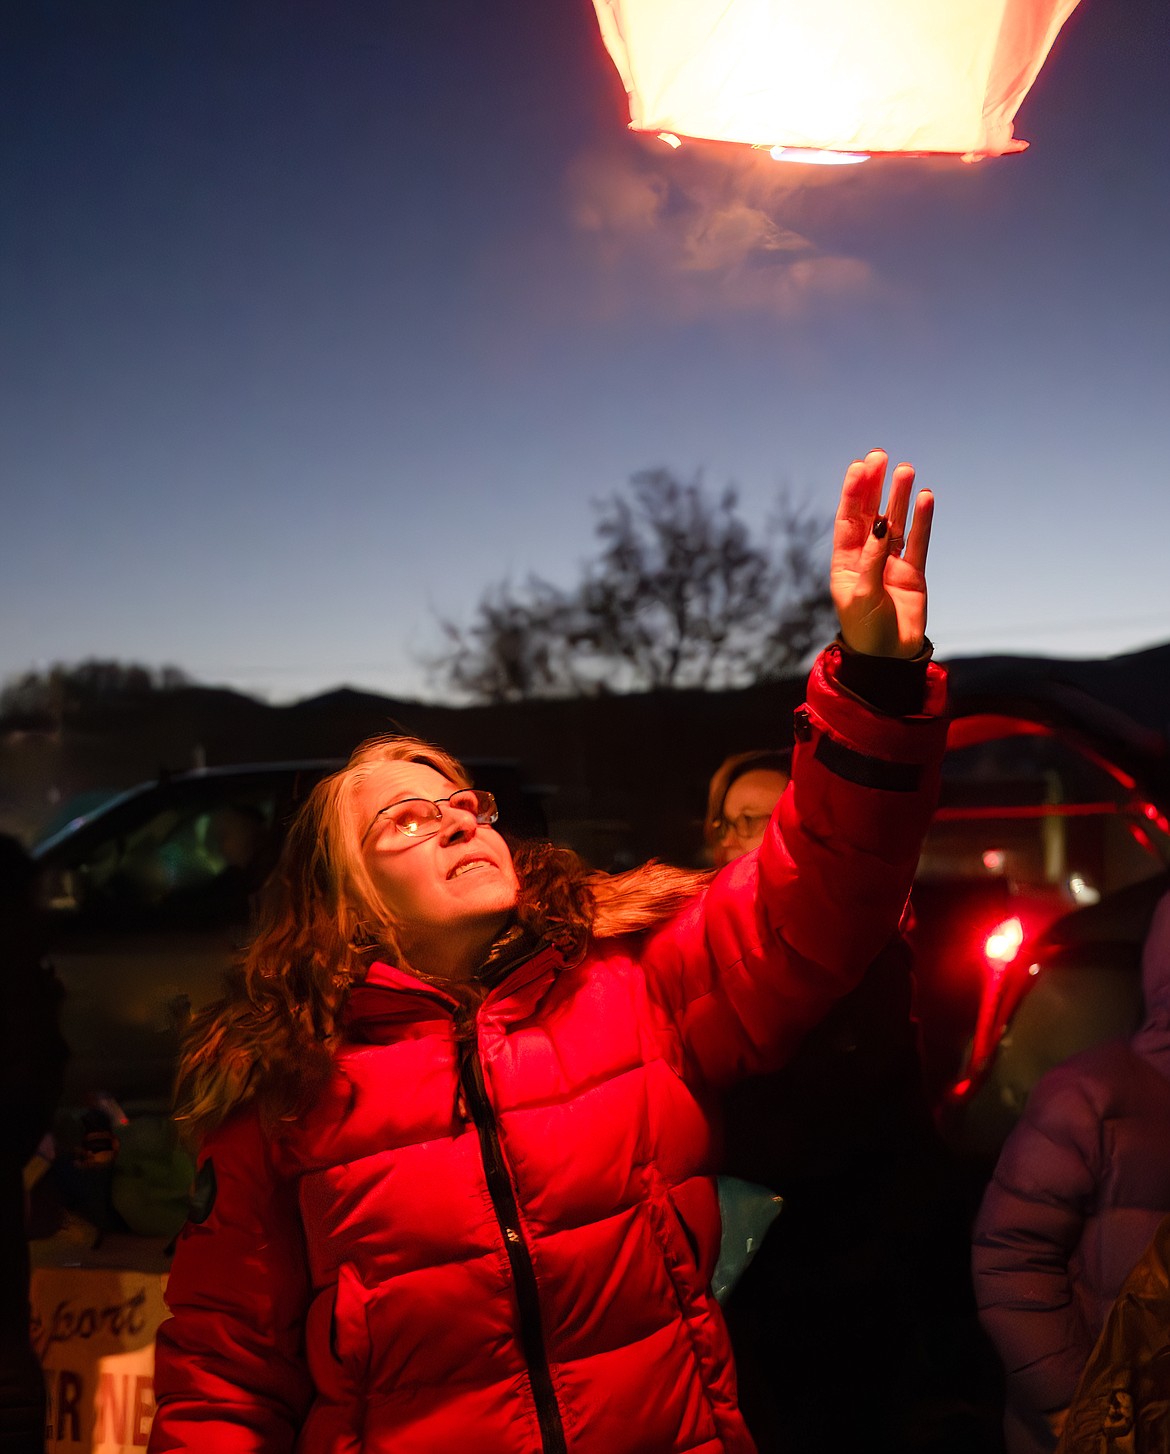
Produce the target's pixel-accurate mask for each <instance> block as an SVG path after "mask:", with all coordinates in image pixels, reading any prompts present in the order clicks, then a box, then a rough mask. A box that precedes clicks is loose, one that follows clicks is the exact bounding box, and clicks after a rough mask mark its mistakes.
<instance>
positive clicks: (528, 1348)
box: [459, 1040, 566, 1454]
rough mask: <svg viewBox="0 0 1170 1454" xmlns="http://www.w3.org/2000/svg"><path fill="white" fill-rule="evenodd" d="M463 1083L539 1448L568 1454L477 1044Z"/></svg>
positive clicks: (464, 1062)
mask: <svg viewBox="0 0 1170 1454" xmlns="http://www.w3.org/2000/svg"><path fill="white" fill-rule="evenodd" d="M459 1079H460V1082H461V1084H462V1087H463V1096H464V1100H465V1101H466V1103H467V1107H468V1109H469V1111H470V1112H471V1119H472V1121H473V1122H474V1123H475V1129H476V1131H477V1133H478V1135H479V1149H480V1154H481V1155H482V1157H483V1167H484V1173H485V1175H486V1177H487V1184H488V1192H489V1194H490V1196H491V1199H492V1207H493V1209H494V1210H495V1214H496V1220H497V1221H498V1222H499V1224H500V1231H501V1232H502V1233H503V1236H504V1246H505V1247H506V1248H507V1249H508V1261H509V1262H510V1263H511V1265H512V1281H513V1284H514V1285H515V1288H516V1302H517V1305H518V1306H519V1309H520V1345H521V1348H522V1349H523V1351H524V1358H525V1361H526V1362H527V1364H528V1378H529V1382H530V1383H531V1384H532V1396H533V1399H534V1400H535V1402H536V1417H537V1419H538V1420H539V1422H540V1440H541V1445H542V1447H543V1449H544V1454H566V1445H565V1428H564V1425H563V1424H562V1423H561V1412H560V1409H559V1408H558V1406H557V1396H556V1391H555V1390H554V1388H553V1382H552V1373H551V1371H550V1369H549V1366H548V1355H547V1353H546V1351H545V1346H544V1332H543V1329H542V1327H541V1317H540V1294H539V1292H538V1291H537V1287H536V1272H535V1270H534V1269H533V1266H532V1259H531V1258H530V1257H529V1255H528V1248H527V1247H526V1246H525V1245H524V1238H523V1236H522V1234H521V1232H520V1209H519V1207H518V1206H517V1204H516V1193H515V1191H514V1190H513V1189H512V1180H511V1177H510V1176H509V1175H508V1170H507V1168H506V1167H505V1165H504V1154H503V1149H502V1147H501V1146H500V1134H499V1130H498V1128H497V1126H496V1117H495V1113H494V1111H493V1110H492V1105H491V1102H490V1101H489V1100H488V1094H487V1086H486V1085H485V1083H484V1078H483V1065H482V1063H481V1061H480V1058H479V1046H478V1044H476V1043H475V1041H474V1040H473V1041H471V1042H469V1043H468V1044H467V1047H466V1052H465V1053H464V1054H463V1055H462V1056H461V1057H460V1067H459Z"/></svg>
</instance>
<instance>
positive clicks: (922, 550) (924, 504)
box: [902, 490, 934, 575]
mask: <svg viewBox="0 0 1170 1454" xmlns="http://www.w3.org/2000/svg"><path fill="white" fill-rule="evenodd" d="M933 523H934V495H933V494H932V493H931V491H930V490H919V491H918V496H917V498H916V499H915V501H914V521H913V524H912V525H911V526H910V538H909V539H908V540H907V541H906V553H905V555H904V556H903V557H902V558H903V560H905V561H906V563H907V564H908V565H911V566H913V567H914V569H915V570H916V571H920V572H921V573H922V574H923V575H925V573H926V553H927V551H928V550H929V549H930V527H931V525H932V524H933Z"/></svg>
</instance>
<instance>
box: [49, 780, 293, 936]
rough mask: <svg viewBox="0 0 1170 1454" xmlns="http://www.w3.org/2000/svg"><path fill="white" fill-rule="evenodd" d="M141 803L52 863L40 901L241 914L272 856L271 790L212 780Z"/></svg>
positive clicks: (76, 908)
mask: <svg viewBox="0 0 1170 1454" xmlns="http://www.w3.org/2000/svg"><path fill="white" fill-rule="evenodd" d="M202 786H203V785H201V787H202ZM214 789H219V792H218V793H217V792H215V791H214ZM143 808H144V810H145V812H146V816H145V817H143V818H140V819H138V820H135V818H134V817H133V816H127V815H126V814H121V815H119V821H118V823H117V824H116V825H111V830H110V832H109V834H108V835H107V836H105V837H101V838H99V839H98V840H97V841H96V842H94V841H92V840H91V841H89V842H88V843H87V845H86V846H85V847H84V848H81V849H79V850H78V851H77V852H76V853H75V854H74V855H67V856H66V857H65V858H64V859H63V860H61V861H59V862H58V863H56V864H55V865H54V866H53V867H52V868H51V869H50V871H49V874H48V881H47V883H46V886H45V892H46V900H47V905H48V907H49V908H50V909H51V910H54V911H56V912H57V913H58V914H71V915H80V916H84V917H88V918H97V919H107V920H127V921H129V920H136V921H143V922H155V921H157V920H158V919H160V918H192V919H194V918H203V917H207V916H210V917H212V918H214V919H223V918H240V917H246V914H247V908H248V900H249V897H250V895H251V894H252V893H253V892H254V891H255V890H256V889H257V888H258V887H259V886H260V884H261V882H262V881H263V879H264V877H265V876H266V875H267V873H268V872H269V870H270V869H271V867H272V865H273V862H274V861H275V852H276V847H277V843H276V838H277V828H278V826H279V825H278V817H277V793H276V790H275V788H274V787H273V786H272V785H264V786H261V787H253V788H251V789H249V788H246V787H245V788H240V787H238V786H237V785H234V784H231V783H230V782H229V783H215V784H213V785H209V790H208V791H203V792H200V793H199V794H198V795H196V796H193V797H192V796H187V797H184V798H182V799H180V800H179V801H177V802H173V803H168V804H166V805H165V806H161V807H160V806H158V804H157V803H155V804H154V805H153V806H151V805H150V803H149V800H147V801H146V802H144V804H143Z"/></svg>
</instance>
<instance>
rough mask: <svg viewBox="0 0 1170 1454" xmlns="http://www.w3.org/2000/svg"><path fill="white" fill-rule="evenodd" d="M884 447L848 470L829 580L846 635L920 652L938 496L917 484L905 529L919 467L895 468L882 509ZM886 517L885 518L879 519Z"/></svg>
mask: <svg viewBox="0 0 1170 1454" xmlns="http://www.w3.org/2000/svg"><path fill="white" fill-rule="evenodd" d="M886 464H887V459H886V453H885V451H884V450H881V449H871V450H870V452H869V453H868V454H867V455H866V456H865V458H864V459H860V460H854V461H853V463H852V464H851V465H850V466H849V468H848V470H847V471H846V473H845V483H844V484H843V485H842V486H841V502H840V504H839V505H838V506H837V519H836V522H835V523H834V526H833V558H832V562H831V564H830V567H829V587H830V590H831V591H832V594H833V605H834V606H835V607H836V608H837V619H838V620H839V621H840V623H841V636H842V638H843V639H844V641H845V643H846V644H847V645H848V646H850V647H852V648H853V650H854V651H860V652H864V653H865V654H866V655H867V656H902V657H912V656H917V655H918V654H919V652H920V651H922V649H923V643H924V641H925V639H926V552H927V549H928V547H929V545H930V525H931V520H932V519H933V517H934V496H933V495H932V494H931V492H930V491H929V490H919V492H918V497H917V499H916V500H915V501H914V522H913V524H912V525H911V527H910V534H909V536H906V520H907V517H908V515H909V513H910V491H911V489H912V487H913V485H914V466H913V465H909V464H900V465H898V466H897V468H896V469H895V470H894V477H893V481H892V482H891V485H890V498H889V500H888V502H887V503H886V508H885V514H884V516H882V515H881V501H882V488H883V486H884V484H885V478H886ZM882 519H884V521H885V525H884V527H883V525H882V524H881V523H878V525H877V532H876V533H875V529H874V525H875V522H879V521H880V520H882Z"/></svg>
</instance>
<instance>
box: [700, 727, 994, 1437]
mask: <svg viewBox="0 0 1170 1454" xmlns="http://www.w3.org/2000/svg"><path fill="white" fill-rule="evenodd" d="M791 770H792V754H791V753H790V752H787V751H784V750H781V749H766V748H765V749H758V750H756V751H752V752H740V753H737V754H735V755H734V756H732V757H728V758H726V759H725V760H724V761H723V762H722V763H721V764H720V766H719V767H718V768H717V769H716V771H715V773H714V774H713V775H712V778H711V782H710V785H709V787H708V791H707V815H706V819H705V823H704V844H705V848H706V854H707V857H708V859H709V861H710V862H712V863H713V864H714V865H715V866H716V868H722V867H724V866H725V865H727V864H729V863H731V862H732V861H733V860H735V859H738V858H741V857H743V856H744V855H745V854H748V853H751V852H752V851H753V850H755V849H758V848H759V847H760V845H761V843H762V842H763V839H764V834H765V832H766V831H767V829H768V824H769V821H770V819H771V815H772V812H773V810H774V809H775V807H776V804H777V803H778V802H779V800H780V796H781V794H782V793H783V792H784V789H785V788H786V787H787V785H788V782H789V778H790V776H791ZM912 999H913V956H912V954H911V950H910V946H909V944H908V943H907V942H906V941H905V940H904V939H903V938H902V936H901V934H899V933H897V932H894V933H892V934H891V935H890V938H889V940H888V942H887V943H886V944H885V945H884V946H882V948H881V949H880V950H879V952H878V953H877V955H876V956H875V958H874V959H873V961H872V962H871V963H870V964H869V965H868V966H867V967H866V970H865V974H864V977H863V978H862V980H861V983H860V984H858V985H857V986H856V987H855V988H854V989H852V990H850V991H849V993H848V994H846V995H845V996H844V997H843V998H842V999H841V1000H839V1001H838V1002H837V1003H836V1004H834V1005H833V1006H832V1007H831V1009H830V1010H829V1011H828V1013H827V1014H826V1015H825V1016H824V1018H823V1019H822V1020H820V1022H819V1023H818V1024H817V1025H816V1026H815V1027H813V1029H812V1031H811V1033H810V1034H809V1035H808V1036H807V1037H806V1038H805V1039H804V1041H803V1042H802V1043H801V1045H800V1046H799V1047H798V1048H797V1049H796V1051H795V1053H794V1054H793V1055H792V1056H791V1057H790V1058H789V1059H788V1060H787V1061H786V1062H785V1064H784V1065H783V1066H782V1067H781V1068H780V1069H779V1070H777V1071H776V1072H775V1073H773V1074H770V1075H763V1076H752V1077H750V1078H747V1079H744V1080H740V1081H738V1082H736V1084H735V1085H734V1086H732V1087H731V1088H730V1090H729V1091H728V1092H727V1094H726V1096H725V1097H724V1099H723V1101H722V1106H721V1110H722V1114H723V1119H724V1122H725V1137H724V1148H723V1154H722V1158H721V1162H720V1169H721V1170H722V1171H724V1172H725V1173H727V1174H728V1175H730V1176H732V1177H735V1178H738V1179H739V1180H740V1181H742V1182H747V1183H751V1184H755V1185H756V1186H758V1187H763V1188H766V1189H767V1191H769V1192H771V1193H772V1194H773V1195H775V1196H779V1197H780V1198H781V1200H782V1202H783V1211H782V1212H781V1214H780V1217H779V1219H778V1221H777V1222H776V1223H775V1225H774V1226H772V1227H771V1228H770V1230H768V1232H767V1237H766V1238H765V1239H764V1241H763V1244H762V1246H761V1247H760V1249H759V1251H758V1253H757V1255H756V1256H755V1257H754V1258H753V1259H752V1261H751V1262H750V1263H749V1265H748V1266H747V1269H746V1271H745V1272H744V1273H743V1276H742V1279H741V1280H740V1281H739V1282H738V1285H737V1286H736V1289H735V1292H734V1295H733V1296H732V1297H731V1299H730V1301H729V1302H728V1304H727V1307H726V1315H727V1323H728V1327H729V1329H730V1332H731V1339H732V1345H733V1348H734V1352H735V1360H736V1365H737V1369H738V1375H739V1380H738V1381H739V1392H740V1401H741V1406H742V1410H743V1413H744V1416H745V1418H746V1420H747V1423H748V1426H749V1429H750V1430H751V1433H752V1435H753V1437H754V1439H755V1440H756V1443H757V1445H758V1446H759V1448H760V1449H761V1450H762V1451H764V1454H778V1451H784V1454H788V1451H792V1450H811V1449H816V1450H817V1451H818V1454H854V1451H856V1450H859V1449H900V1448H905V1447H907V1444H908V1442H909V1441H910V1439H911V1435H910V1433H909V1429H908V1426H909V1421H910V1419H911V1418H912V1417H913V1416H914V1414H915V1412H916V1411H918V1412H919V1413H920V1411H921V1409H922V1407H923V1406H924V1404H925V1402H926V1400H925V1399H924V1391H925V1390H926V1389H927V1388H929V1389H930V1390H931V1394H932V1398H931V1400H930V1402H932V1403H933V1405H934V1411H933V1414H934V1418H935V1420H936V1424H937V1426H938V1428H937V1430H936V1431H938V1432H942V1433H943V1435H944V1439H945V1437H947V1436H949V1435H950V1434H951V1433H952V1432H953V1433H954V1447H956V1448H958V1447H961V1446H965V1444H966V1443H969V1442H970V1441H969V1438H967V1437H966V1422H965V1421H968V1420H970V1419H972V1418H975V1417H977V1415H976V1414H974V1413H971V1412H969V1411H970V1410H972V1409H973V1408H974V1405H975V1399H974V1398H973V1397H970V1396H969V1394H970V1393H971V1390H970V1389H969V1388H968V1384H969V1383H970V1382H971V1375H970V1371H969V1370H970V1367H971V1363H972V1359H971V1357H970V1356H969V1351H970V1350H969V1348H968V1346H967V1345H966V1344H964V1345H963V1346H962V1348H961V1349H957V1350H956V1349H955V1344H956V1338H955V1335H954V1333H953V1332H952V1331H950V1330H951V1329H953V1328H954V1327H956V1326H958V1327H962V1326H964V1324H963V1319H964V1318H966V1319H967V1323H968V1324H969V1325H970V1326H971V1330H972V1332H973V1331H974V1319H973V1316H972V1312H973V1310H972V1309H971V1308H970V1278H969V1274H968V1267H967V1262H968V1239H967V1236H966V1231H965V1227H964V1225H963V1223H962V1221H961V1219H960V1218H959V1217H956V1216H949V1217H948V1215H947V1214H946V1211H945V1208H946V1207H947V1206H948V1205H949V1204H950V1203H951V1202H952V1201H954V1196H953V1193H952V1190H951V1187H950V1176H949V1172H948V1166H947V1162H946V1158H945V1151H944V1148H943V1145H942V1143H941V1141H940V1140H939V1138H938V1136H937V1134H936V1132H935V1129H934V1124H933V1120H932V1117H931V1113H930V1108H929V1105H928V1102H927V1098H926V1093H925V1087H924V1082H923V1076H922V1063H921V1056H920V1053H919V1045H918V1027H917V1024H916V1022H915V1020H914V1018H913V1013H912ZM741 1194H742V1192H741ZM724 1195H725V1196H734V1195H735V1191H734V1189H731V1188H729V1187H728V1186H726V1185H725V1187H724ZM953 1350H954V1351H953ZM956 1355H957V1356H956ZM842 1368H848V1369H849V1370H850V1372H849V1389H850V1397H849V1399H848V1400H846V1401H844V1402H842V1401H840V1400H839V1399H838V1400H835V1399H834V1394H835V1390H836V1389H837V1388H839V1386H840V1378H841V1370H842ZM796 1389H799V1390H800V1396H799V1397H793V1396H792V1391H793V1390H796ZM830 1406H833V1407H834V1414H833V1418H832V1419H831V1420H829V1421H826V1419H825V1409H826V1408H827V1407H830ZM948 1419H949V1420H951V1424H950V1425H948V1426H947V1427H946V1428H945V1429H944V1428H943V1424H944V1422H945V1420H948ZM960 1424H962V1425H963V1427H959V1425H960ZM939 1447H943V1444H942V1443H941V1442H940V1444H939Z"/></svg>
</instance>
